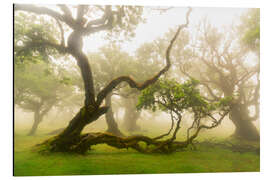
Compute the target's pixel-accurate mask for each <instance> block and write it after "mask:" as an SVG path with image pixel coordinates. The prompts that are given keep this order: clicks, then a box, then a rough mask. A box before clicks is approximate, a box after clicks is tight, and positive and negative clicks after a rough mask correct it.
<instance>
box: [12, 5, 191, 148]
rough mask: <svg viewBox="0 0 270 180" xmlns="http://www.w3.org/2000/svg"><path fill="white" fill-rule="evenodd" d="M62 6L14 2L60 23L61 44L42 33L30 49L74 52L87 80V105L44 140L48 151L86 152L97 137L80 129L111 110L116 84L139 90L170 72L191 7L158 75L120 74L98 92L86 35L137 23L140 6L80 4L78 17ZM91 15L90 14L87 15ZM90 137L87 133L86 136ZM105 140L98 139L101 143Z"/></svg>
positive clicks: (168, 49)
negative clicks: (109, 98)
mask: <svg viewBox="0 0 270 180" xmlns="http://www.w3.org/2000/svg"><path fill="white" fill-rule="evenodd" d="M58 7H59V8H60V9H61V13H60V12H58V11H56V10H52V9H49V8H47V7H38V6H33V5H19V4H18V5H15V11H28V12H32V13H35V14H39V15H48V16H50V17H52V18H54V19H55V20H56V21H57V22H58V24H59V28H60V31H61V32H62V33H61V34H62V36H61V40H60V43H59V42H58V41H50V40H49V39H43V38H42V36H34V37H35V38H31V42H30V43H29V44H28V47H27V48H30V47H44V48H46V47H49V48H53V49H56V50H57V51H58V52H60V53H63V54H70V55H72V56H73V57H74V58H75V59H76V61H77V64H78V66H79V68H80V70H81V75H82V79H83V83H84V90H85V101H84V107H82V108H81V109H80V111H79V112H78V113H77V114H76V115H75V117H74V118H73V119H72V120H71V121H70V123H69V124H68V126H67V127H66V128H65V130H64V131H63V132H61V133H60V134H59V135H58V136H55V137H53V138H51V139H50V140H48V141H46V142H44V143H43V145H45V144H46V147H47V148H48V150H49V151H54V152H55V151H62V152H63V151H64V152H71V151H74V152H85V151H87V149H88V147H89V146H88V144H89V140H90V143H94V142H95V140H94V139H91V138H87V143H86V142H85V141H84V138H85V137H86V135H82V134H81V131H82V130H83V128H84V127H85V126H86V125H88V124H90V123H92V122H94V121H96V120H97V119H98V118H99V117H100V116H102V115H103V114H105V113H106V112H107V111H108V108H109V107H107V106H103V105H102V102H103V101H104V99H105V98H106V96H107V95H108V94H109V93H111V91H112V90H113V89H114V88H115V87H117V86H118V85H119V84H121V83H123V82H125V83H127V84H128V85H129V86H130V87H131V88H136V89H138V90H143V89H145V88H147V87H148V86H149V85H151V84H153V83H155V82H156V81H157V80H158V79H159V77H160V76H161V75H162V74H164V73H165V72H167V71H168V69H169V68H170V66H171V62H170V51H171V49H172V47H173V43H174V41H175V40H176V38H177V36H178V34H179V32H180V31H181V30H182V29H183V28H185V27H186V26H187V25H188V23H189V21H188V20H189V14H190V12H191V9H189V11H188V12H187V16H186V20H187V22H186V23H185V24H183V25H180V26H179V28H178V30H177V32H176V34H175V35H174V37H173V38H172V40H171V42H170V44H169V46H168V48H167V50H166V66H165V67H164V68H162V69H161V70H160V71H159V72H158V73H157V74H156V75H154V76H153V77H152V78H150V79H148V80H146V81H144V82H143V83H140V84H139V83H137V82H135V81H134V80H133V79H132V78H130V77H129V76H120V77H118V78H115V79H113V80H112V81H111V82H109V83H108V84H107V85H106V86H105V87H104V88H103V89H102V90H100V91H99V92H98V93H97V94H96V92H95V90H94V81H93V75H92V70H91V67H90V65H89V63H88V58H87V56H86V55H85V53H84V52H83V51H82V47H83V37H84V36H87V35H91V34H94V33H95V32H99V31H104V30H108V31H110V30H112V29H114V28H117V27H122V28H126V29H128V28H127V27H129V28H132V25H133V27H134V25H136V23H137V21H131V22H129V23H128V20H131V19H132V18H129V17H130V15H131V14H132V16H133V18H134V15H135V14H140V13H141V7H132V6H128V7H126V6H116V7H112V6H86V5H79V6H77V7H76V14H75V16H74V15H73V14H72V13H71V10H70V9H69V7H68V6H66V5H58ZM94 9H98V10H99V11H100V12H101V13H102V14H103V15H102V16H101V17H100V18H98V19H94V20H93V19H91V15H89V13H90V14H91V13H93V10H94ZM87 16H88V17H87ZM63 23H64V24H65V25H67V26H68V27H69V28H70V29H71V31H72V32H71V34H70V35H69V37H68V39H67V44H66V43H65V40H64V33H63V28H62V24H63ZM87 136H88V135H87ZM100 141H102V139H101V140H99V142H100Z"/></svg>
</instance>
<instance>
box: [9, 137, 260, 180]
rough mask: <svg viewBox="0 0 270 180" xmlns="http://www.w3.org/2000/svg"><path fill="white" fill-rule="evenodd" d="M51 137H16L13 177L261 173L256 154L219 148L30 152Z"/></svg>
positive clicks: (104, 146)
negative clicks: (169, 151) (165, 151)
mask: <svg viewBox="0 0 270 180" xmlns="http://www.w3.org/2000/svg"><path fill="white" fill-rule="evenodd" d="M48 137H49V136H44V135H37V136H36V137H28V136H25V135H22V134H17V133H16V134H15V139H14V140H15V146H14V175H15V176H45V175H91V174H142V173H145V174H148V173H151V174H152V173H202V172H250V171H259V170H260V157H259V156H258V155H256V154H254V153H242V154H240V153H237V152H232V151H230V150H225V149H221V148H218V147H215V148H208V147H198V149H197V150H196V151H195V150H186V151H181V152H176V153H173V154H170V155H163V154H151V155H149V154H141V153H138V152H136V151H134V150H126V149H123V150H119V149H115V148H112V147H109V146H107V145H97V146H94V147H93V150H92V151H89V153H88V154H87V155H71V154H65V153H54V154H50V155H41V154H39V153H37V152H33V151H31V148H32V147H33V146H34V145H35V144H37V143H40V142H42V141H43V140H45V139H47V138H48Z"/></svg>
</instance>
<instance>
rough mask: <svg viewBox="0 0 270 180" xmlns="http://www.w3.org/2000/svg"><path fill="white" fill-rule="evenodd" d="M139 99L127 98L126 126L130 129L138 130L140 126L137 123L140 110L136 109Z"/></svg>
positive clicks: (131, 130) (124, 124) (130, 130)
mask: <svg viewBox="0 0 270 180" xmlns="http://www.w3.org/2000/svg"><path fill="white" fill-rule="evenodd" d="M136 104H137V99H134V98H132V99H127V100H126V103H125V114H124V123H123V126H124V128H125V129H126V130H127V131H129V132H133V131H138V130H140V129H141V128H140V126H138V125H137V120H138V119H139V117H140V114H141V113H140V112H139V111H137V109H136Z"/></svg>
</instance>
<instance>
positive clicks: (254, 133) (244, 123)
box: [230, 105, 260, 141]
mask: <svg viewBox="0 0 270 180" xmlns="http://www.w3.org/2000/svg"><path fill="white" fill-rule="evenodd" d="M247 113H248V112H245V111H243V110H241V105H233V106H232V108H231V112H230V119H231V121H232V122H233V124H234V125H235V128H236V129H235V132H234V134H233V136H235V137H236V138H241V139H244V140H249V141H259V140H260V134H259V132H258V130H257V128H256V127H255V125H254V124H253V123H252V121H251V119H250V117H249V116H248V114H247Z"/></svg>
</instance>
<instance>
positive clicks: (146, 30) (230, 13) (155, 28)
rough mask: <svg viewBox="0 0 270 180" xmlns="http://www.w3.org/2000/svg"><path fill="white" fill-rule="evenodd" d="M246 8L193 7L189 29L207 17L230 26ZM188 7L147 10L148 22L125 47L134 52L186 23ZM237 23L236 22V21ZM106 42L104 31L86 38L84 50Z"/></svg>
mask: <svg viewBox="0 0 270 180" xmlns="http://www.w3.org/2000/svg"><path fill="white" fill-rule="evenodd" d="M246 10H247V9H245V8H193V10H192V13H191V16H190V25H189V29H190V30H191V29H193V30H194V27H195V25H197V24H198V22H199V21H200V20H202V18H204V17H207V19H208V20H209V21H210V23H211V24H212V25H214V26H216V27H217V28H223V27H224V26H230V25H231V24H232V23H233V22H234V21H238V20H239V16H240V15H241V14H242V13H243V12H245V11H246ZM186 11H187V8H173V9H170V10H168V11H167V12H165V13H163V14H160V13H159V12H158V11H153V10H151V11H146V12H145V13H144V17H146V23H144V24H139V25H138V27H137V29H136V30H135V33H136V36H135V38H133V39H132V41H131V42H125V44H124V46H123V49H124V50H126V51H128V52H129V53H133V52H134V51H135V50H136V49H137V48H138V47H139V46H140V45H141V44H142V43H144V42H151V41H153V40H155V39H156V38H158V37H160V36H162V35H163V34H164V33H166V32H167V31H168V29H169V28H173V27H176V26H177V25H178V24H183V23H185V14H186ZM234 23H235V22H234ZM104 44H105V41H104V40H103V39H102V33H98V34H94V35H91V36H89V37H87V38H85V41H84V51H85V52H88V51H90V52H93V51H96V50H97V49H98V48H99V47H101V46H102V45H104Z"/></svg>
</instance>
